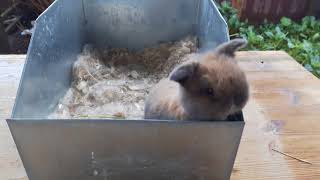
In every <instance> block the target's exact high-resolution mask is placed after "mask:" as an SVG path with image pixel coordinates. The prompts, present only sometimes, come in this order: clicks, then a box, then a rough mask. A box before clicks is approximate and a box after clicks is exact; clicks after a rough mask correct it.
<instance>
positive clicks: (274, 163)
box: [0, 51, 320, 180]
mask: <svg viewBox="0 0 320 180" xmlns="http://www.w3.org/2000/svg"><path fill="white" fill-rule="evenodd" d="M237 56H238V61H239V64H240V66H241V67H243V68H244V69H245V71H246V74H247V77H248V80H249V83H250V91H251V93H250V96H251V99H250V101H249V103H248V105H247V106H246V108H245V109H244V116H245V121H246V126H245V129H244V133H243V137H242V140H241V144H240V147H239V151H238V155H237V158H236V163H235V166H234V170H233V173H232V177H231V179H232V180H243V179H252V180H266V179H272V180H277V179H279V180H280V179H281V180H283V179H289V180H290V179H303V180H316V179H320V156H319V154H320V123H319V122H318V121H319V120H320V81H319V79H317V78H316V77H314V76H312V75H311V73H309V72H307V71H306V70H305V69H304V68H303V67H302V66H300V65H299V64H298V63H297V62H296V61H295V60H293V59H292V58H291V57H290V56H289V55H287V54H286V53H284V52H281V51H276V52H275V51H266V52H239V53H237ZM24 58H25V56H11V55H9V56H1V55H0V92H1V94H0V104H1V107H0V172H5V173H0V179H1V180H2V179H4V180H6V179H11V180H27V178H26V175H25V171H24V169H23V166H22V165H21V161H20V158H19V156H18V154H17V151H16V149H15V146H14V143H13V141H12V137H11V135H10V132H9V130H8V127H7V125H6V122H5V121H4V118H7V117H9V115H10V113H11V108H12V105H13V102H14V96H15V93H16V89H17V84H18V80H19V78H20V73H21V68H22V66H23V62H24ZM262 62H263V63H262ZM8 69H11V71H10V72H6V73H1V72H2V71H3V70H7V71H8ZM272 149H276V150H279V151H280V152H284V153H287V154H289V155H291V156H293V157H296V158H299V159H303V160H307V161H309V162H311V163H312V165H310V164H307V163H303V162H300V161H298V160H296V159H293V158H290V157H287V156H285V155H283V154H280V153H278V152H275V151H273V150H272Z"/></svg>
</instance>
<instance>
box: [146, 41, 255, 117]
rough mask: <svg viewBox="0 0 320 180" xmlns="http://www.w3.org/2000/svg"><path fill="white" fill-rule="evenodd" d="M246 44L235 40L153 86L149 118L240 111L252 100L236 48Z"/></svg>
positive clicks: (200, 57)
mask: <svg viewBox="0 0 320 180" xmlns="http://www.w3.org/2000/svg"><path fill="white" fill-rule="evenodd" d="M245 44H246V41H244V40H233V41H230V42H228V43H224V44H222V45H221V46H219V47H218V48H217V49H216V50H215V51H212V52H209V53H206V54H202V55H199V56H198V58H195V59H192V60H190V61H188V62H186V63H183V64H181V65H180V66H178V67H177V68H176V69H175V70H173V71H172V73H171V74H170V76H169V78H168V79H163V80H161V81H160V82H159V83H158V84H157V85H156V86H155V87H154V88H153V89H152V90H151V92H150V95H149V97H148V98H147V100H146V105H145V118H146V119H167V120H171V119H174V120H225V119H226V118H227V116H228V115H230V114H233V113H236V112H238V111H240V110H241V109H242V108H243V107H244V106H245V104H246V102H247V100H248V96H249V87H248V83H247V79H246V77H245V74H244V72H243V71H242V70H241V69H240V68H239V66H238V65H237V62H236V61H235V60H234V51H236V50H237V49H239V48H241V47H242V46H244V45H245ZM211 92H213V93H211Z"/></svg>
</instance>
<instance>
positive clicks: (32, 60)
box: [7, 0, 244, 180]
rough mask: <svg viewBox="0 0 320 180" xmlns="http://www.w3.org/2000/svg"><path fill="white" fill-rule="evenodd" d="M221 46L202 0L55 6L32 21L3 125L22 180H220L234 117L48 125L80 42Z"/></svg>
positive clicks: (236, 133) (232, 151)
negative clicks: (187, 41) (190, 40)
mask: <svg viewBox="0 0 320 180" xmlns="http://www.w3.org/2000/svg"><path fill="white" fill-rule="evenodd" d="M189 34H193V35H196V36H198V37H199V47H200V50H201V51H206V50H207V49H208V48H212V47H215V46H217V45H218V44H220V43H222V42H225V41H228V40H229V39H228V28H227V25H226V23H225V21H224V20H223V18H222V17H221V15H220V14H219V12H218V10H217V8H216V7H215V5H214V3H213V1H211V0H161V1H159V0H82V1H71V0H56V1H55V2H54V3H53V4H52V5H51V6H50V7H49V9H47V10H46V11H45V12H44V13H43V14H42V15H41V16H40V17H39V18H38V19H37V21H36V27H35V32H34V34H33V36H32V40H31V43H30V47H29V51H28V54H27V60H26V64H25V66H24V70H23V75H22V78H21V82H20V87H19V90H18V94H17V98H16V101H15V106H14V109H13V112H12V117H11V119H9V120H8V121H7V122H8V124H9V127H10V130H11V133H12V135H13V138H14V140H15V143H16V145H17V148H18V151H19V153H20V156H21V159H22V161H23V164H24V167H25V169H26V171H27V174H28V177H29V179H30V180H73V179H76V180H106V179H108V180H109V179H122V180H124V179H139V180H143V179H192V180H194V179H229V177H230V174H231V171H232V167H233V163H234V160H235V157H236V153H237V149H238V145H239V142H240V139H241V134H242V130H243V127H244V121H243V116H242V114H241V113H240V114H238V115H234V116H232V117H230V119H229V120H230V121H223V122H221V121H220V122H219V121H210V122H197V121H170V120H168V121H160V120H152V121H151V120H150V121H147V120H123V121H122V120H112V119H103V120H93V119H84V120H72V119H70V120H61V119H60V120H58V119H57V120H49V119H47V118H46V117H47V115H48V114H49V113H50V112H52V111H53V109H54V107H55V106H56V105H57V103H58V100H59V99H60V98H61V97H62V96H63V95H64V93H65V92H66V90H67V89H68V88H69V86H70V82H71V68H72V64H73V62H74V61H75V60H76V56H77V55H78V54H79V53H80V51H81V49H82V47H83V45H84V44H85V43H94V44H96V45H97V46H102V47H104V46H110V47H127V48H129V49H132V50H138V49H141V48H143V47H147V46H151V45H155V44H157V43H158V42H160V41H161V42H163V41H172V40H178V39H180V38H182V37H184V36H186V35H189Z"/></svg>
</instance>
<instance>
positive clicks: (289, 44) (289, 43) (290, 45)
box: [287, 39, 295, 49]
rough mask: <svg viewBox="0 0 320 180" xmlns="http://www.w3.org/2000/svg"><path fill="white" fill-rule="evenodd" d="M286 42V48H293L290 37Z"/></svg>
mask: <svg viewBox="0 0 320 180" xmlns="http://www.w3.org/2000/svg"><path fill="white" fill-rule="evenodd" d="M287 42H288V43H287V44H288V48H290V49H292V48H294V47H295V45H294V44H293V43H292V42H291V40H290V39H287Z"/></svg>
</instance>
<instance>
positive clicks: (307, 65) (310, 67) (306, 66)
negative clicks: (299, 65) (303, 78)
mask: <svg viewBox="0 0 320 180" xmlns="http://www.w3.org/2000/svg"><path fill="white" fill-rule="evenodd" d="M304 68H306V69H307V70H308V71H310V72H312V71H313V68H312V66H311V65H310V64H306V65H304Z"/></svg>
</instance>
